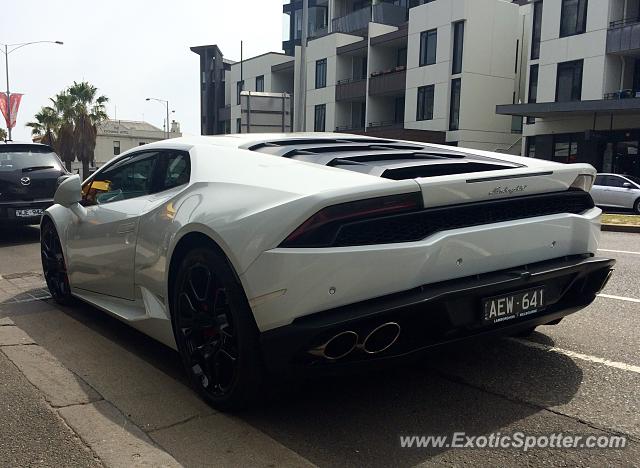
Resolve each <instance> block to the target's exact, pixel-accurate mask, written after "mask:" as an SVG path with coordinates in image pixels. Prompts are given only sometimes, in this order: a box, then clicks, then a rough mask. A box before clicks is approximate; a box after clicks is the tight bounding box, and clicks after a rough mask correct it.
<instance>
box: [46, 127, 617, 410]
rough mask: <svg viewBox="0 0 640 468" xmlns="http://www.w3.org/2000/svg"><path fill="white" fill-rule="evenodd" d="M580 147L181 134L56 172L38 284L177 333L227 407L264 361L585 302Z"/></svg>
mask: <svg viewBox="0 0 640 468" xmlns="http://www.w3.org/2000/svg"><path fill="white" fill-rule="evenodd" d="M594 177H595V171H594V169H593V168H592V167H591V166H589V165H586V164H566V165H565V164H557V163H553V162H549V161H544V160H539V159H528V158H520V157H515V156H508V155H504V154H496V153H490V152H485V151H477V150H467V149H462V148H454V147H448V146H439V145H430V144H424V143H415V142H407V141H394V140H383V139H375V138H368V137H361V136H354V135H339V134H326V133H324V134H294V135H274V134H270V135H229V136H222V137H193V138H191V137H190V138H179V139H175V140H169V141H162V142H158V143H154V144H149V145H145V146H143V147H140V148H136V149H134V150H131V151H128V152H126V153H123V154H122V155H120V156H118V157H116V158H114V159H113V160H112V161H110V162H109V163H108V164H106V165H105V166H104V167H102V168H101V169H100V170H99V171H97V172H96V173H94V174H93V175H92V176H91V177H89V178H88V179H87V180H86V181H84V183H81V181H80V179H79V178H78V176H72V177H69V178H68V179H66V180H64V181H63V182H62V184H61V185H60V186H59V188H58V190H57V192H56V195H55V202H56V204H55V205H54V206H52V207H51V208H49V209H48V210H47V211H46V212H45V215H44V217H43V219H42V225H41V229H42V262H43V268H44V273H45V277H46V280H47V284H48V286H49V289H50V291H51V294H52V296H53V297H54V298H55V299H56V300H57V301H59V302H61V303H65V304H68V303H70V302H72V300H73V299H74V298H78V299H81V300H83V301H86V302H88V303H91V304H93V305H94V306H96V307H98V308H100V309H102V310H104V311H106V312H108V313H109V314H112V315H113V316H115V317H117V318H118V319H120V320H122V321H124V322H126V323H128V324H130V325H131V326H133V327H135V328H137V329H139V330H141V331H142V332H143V333H145V334H147V335H149V336H151V337H153V338H155V339H157V340H159V341H161V342H162V343H165V344H166V345H168V346H171V347H173V348H175V349H177V350H178V351H179V352H180V354H181V356H182V359H183V361H184V365H185V368H186V371H187V373H188V374H189V376H190V379H191V381H192V383H193V384H194V386H195V388H196V389H198V391H199V392H200V394H201V395H202V396H203V397H204V398H205V399H206V400H207V401H209V402H210V403H212V404H214V405H215V406H218V407H220V408H234V407H238V406H241V405H244V404H246V403H247V402H249V401H251V400H253V399H254V398H256V397H257V396H259V394H260V393H261V392H263V390H264V387H263V386H261V385H260V383H261V381H262V379H263V378H264V376H265V375H267V374H272V373H277V372H293V373H297V372H322V371H326V370H333V369H338V368H341V367H346V366H350V365H354V364H356V365H362V364H364V363H365V362H374V361H380V360H388V359H395V358H402V357H406V356H409V355H415V354H416V353H418V352H420V351H422V350H424V349H426V348H429V347H432V346H436V345H439V344H443V343H449V342H453V341H456V340H461V339H465V338H470V337H475V336H479V335H492V334H507V335H515V334H521V333H523V332H527V331H530V330H532V329H533V328H534V327H536V326H537V325H541V324H555V323H557V322H559V321H560V319H561V318H562V317H564V316H566V315H568V314H570V313H572V312H575V311H577V310H579V309H581V308H583V307H585V306H587V305H588V304H589V303H591V302H592V301H593V300H594V298H595V297H596V294H597V293H598V292H599V291H600V290H601V289H602V288H603V287H604V285H605V284H606V282H607V280H608V279H609V276H610V274H611V271H612V268H613V265H614V261H613V260H611V259H606V258H598V257H596V256H595V254H596V252H597V248H598V238H599V232H600V222H599V218H600V213H601V211H600V209H598V208H596V207H595V206H594V203H593V200H592V198H591V196H590V195H589V189H590V188H591V185H592V183H593V180H594Z"/></svg>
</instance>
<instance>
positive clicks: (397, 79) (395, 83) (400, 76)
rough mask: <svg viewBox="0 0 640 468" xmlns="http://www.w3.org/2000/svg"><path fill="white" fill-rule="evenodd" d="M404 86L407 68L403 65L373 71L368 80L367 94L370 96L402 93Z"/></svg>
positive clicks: (405, 85)
mask: <svg viewBox="0 0 640 468" xmlns="http://www.w3.org/2000/svg"><path fill="white" fill-rule="evenodd" d="M406 87H407V69H406V67H404V66H399V67H395V68H392V69H389V70H382V71H378V72H374V73H372V74H371V79H370V80H369V94H370V95H371V96H379V95H398V94H402V93H404V92H405V90H406Z"/></svg>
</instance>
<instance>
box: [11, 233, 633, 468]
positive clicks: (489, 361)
mask: <svg viewBox="0 0 640 468" xmlns="http://www.w3.org/2000/svg"><path fill="white" fill-rule="evenodd" d="M601 248H602V249H603V250H602V251H601V252H600V255H602V256H611V257H614V258H616V259H617V260H618V266H617V270H616V272H615V274H614V276H613V278H612V280H611V282H610V283H609V285H608V286H607V288H606V289H605V291H603V294H604V295H605V296H602V297H599V298H598V299H597V300H596V301H595V303H594V304H592V305H591V306H590V307H588V308H587V309H585V310H584V311H581V312H579V313H577V314H574V315H572V316H570V317H568V318H566V319H565V320H563V321H562V322H561V323H560V324H559V325H556V326H544V327H540V328H538V331H536V332H535V333H534V334H533V335H532V336H531V337H529V338H527V339H501V340H496V341H490V342H481V343H472V344H468V345H465V346H463V347H457V348H454V349H451V348H448V349H446V350H441V351H439V352H434V353H431V354H429V355H428V356H426V357H425V359H423V360H422V361H421V362H419V363H416V364H412V365H407V366H402V367H399V368H395V369H391V370H385V371H377V372H370V373H359V374H352V375H347V376H341V377H332V378H325V379H315V380H311V381H306V382H299V383H298V385H296V386H295V387H296V388H295V389H291V390H290V391H286V392H285V391H283V392H282V393H281V394H280V397H277V398H274V399H272V400H271V401H269V402H268V404H266V405H265V406H263V407H262V408H259V409H254V410H251V411H247V412H244V413H242V414H240V415H238V416H228V415H222V414H220V413H216V412H215V411H213V410H211V409H210V408H209V407H207V406H206V405H204V404H203V403H202V402H201V401H200V400H198V399H197V398H196V397H195V396H194V395H193V393H192V392H191V391H190V390H189V389H188V388H187V387H186V385H185V379H184V376H183V374H182V371H181V368H180V362H179V359H178V356H177V355H176V354H175V353H174V352H173V351H171V350H169V349H167V348H165V347H164V346H162V345H160V344H158V343H156V342H154V341H153V340H151V339H148V338H146V337H145V336H143V335H141V334H139V333H138V332H136V331H134V330H132V329H129V328H128V327H126V326H124V325H122V324H120V323H119V322H117V321H115V320H113V319H111V318H110V317H108V316H106V315H105V314H103V313H101V312H99V311H97V310H96V309H94V308H91V307H88V306H79V307H76V308H60V307H58V306H56V305H54V304H53V303H51V302H50V301H32V302H26V303H21V304H5V305H0V318H1V317H3V316H8V317H10V318H11V319H12V320H13V321H14V322H15V324H16V325H17V326H18V327H20V328H21V329H22V330H24V331H25V332H27V333H28V334H29V335H30V336H31V337H33V339H34V340H35V342H36V343H38V344H39V345H40V346H42V347H43V348H45V349H46V350H47V351H49V352H50V353H51V354H52V355H53V356H55V357H56V358H57V359H58V360H59V361H60V362H61V363H62V364H63V365H64V366H66V367H67V368H68V369H70V370H72V371H73V372H74V373H75V375H77V376H79V377H80V378H82V379H83V380H84V381H85V382H87V383H88V384H89V385H90V386H91V387H92V388H93V389H95V390H96V391H97V392H98V393H99V394H100V395H101V396H102V397H103V398H104V399H105V400H107V401H109V402H111V403H112V404H113V405H114V406H115V407H117V408H118V409H119V410H120V411H121V412H122V413H123V414H125V415H126V416H127V417H128V418H130V420H131V421H133V423H134V424H135V425H137V426H138V427H139V428H141V429H142V430H143V431H145V432H146V433H147V434H148V435H149V436H150V437H151V439H152V440H153V441H155V442H156V443H157V444H159V445H160V446H161V447H162V448H164V449H165V450H166V451H167V452H169V453H170V454H171V455H173V456H174V457H175V458H176V459H177V460H178V461H179V462H180V463H182V464H184V465H187V466H209V465H210V466H216V465H218V466H220V465H236V464H238V465H240V464H242V465H252V466H269V465H271V466H273V465H291V466H297V465H300V464H302V463H303V462H304V461H305V460H306V461H308V462H310V463H312V464H315V465H318V466H372V467H374V466H389V465H393V466H415V465H420V464H424V465H425V466H428V465H439V464H456V465H463V464H468V465H470V466H490V465H507V464H509V465H519V466H520V465H532V466H538V465H543V464H546V465H556V466H557V465H572V466H575V465H578V466H586V465H589V466H612V465H615V466H637V465H638V463H639V460H640V417H639V416H638V414H640V392H638V389H639V388H640V333H638V330H639V329H640V302H637V301H640V235H638V234H620V233H603V237H602V243H601ZM38 262H39V253H38V245H37V235H34V232H33V231H32V228H25V229H21V230H17V231H13V232H0V275H2V274H6V273H11V272H22V271H32V270H34V269H37V268H38ZM634 300H635V301H634ZM0 357H1V356H0ZM0 365H3V362H2V361H1V360H0ZM3 369H4V368H2V369H0V372H1V373H2V375H4V373H5V371H4V370H3ZM11 381H12V382H13V383H12V384H11V385H12V387H11V389H12V393H19V387H20V386H21V385H24V386H25V387H28V384H22V383H21V381H20V379H19V376H14V377H12V378H11ZM1 398H2V401H5V400H4V396H2V397H1ZM16 398H17V397H16ZM10 401H11V402H12V403H11V404H12V405H16V406H17V407H18V408H21V404H22V403H21V402H20V400H19V399H17V400H15V401H14V400H10ZM22 401H27V400H22ZM20 411H22V413H20V414H21V419H22V420H23V425H25V426H27V427H31V423H32V422H33V427H34V429H33V430H34V431H35V430H36V429H35V428H36V426H37V424H36V422H37V420H39V416H38V415H37V414H35V413H33V414H32V412H30V411H23V409H21V410H20ZM0 417H2V415H1V414H0ZM63 429H64V428H61V429H56V427H55V426H51V431H54V432H55V433H56V434H59V438H60V439H61V440H60V442H59V443H60V444H64V443H66V442H65V440H64V438H65V437H66V436H65V433H64V430H63ZM14 431H15V429H14V428H13V427H12V426H11V425H8V426H7V425H5V424H2V425H0V438H1V439H2V441H1V442H0V465H2V464H3V461H5V460H15V459H11V458H7V455H6V453H5V451H6V450H8V448H7V447H10V446H11V444H7V443H6V441H7V440H10V441H11V440H13V439H14V438H15V436H14ZM57 431H59V432H57ZM461 431H464V432H465V433H466V434H467V435H483V434H484V435H487V434H490V433H493V432H500V433H501V434H509V433H514V432H518V431H521V432H523V433H525V434H532V435H542V434H549V433H551V432H563V433H572V434H580V435H603V434H606V435H611V434H613V435H624V436H626V437H627V438H628V442H627V447H626V448H625V449H591V450H587V449H570V450H567V449H549V448H547V449H542V448H540V449H532V450H529V451H527V452H523V451H522V450H516V449H471V448H467V449H457V450H454V449H450V448H412V449H408V448H401V447H400V437H401V436H412V435H417V436H422V435H434V434H436V435H440V434H442V435H452V434H453V433H454V432H461ZM16 440H17V442H16V443H20V444H23V443H24V442H22V439H16ZM34 448H36V447H34ZM20 450H28V448H27V447H25V448H24V449H22V448H21V449H20ZM80 456H81V454H80V453H78V457H80ZM78 459H79V460H80V459H81V458H78ZM12 464H15V463H12Z"/></svg>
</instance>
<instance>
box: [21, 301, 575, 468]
mask: <svg viewBox="0 0 640 468" xmlns="http://www.w3.org/2000/svg"><path fill="white" fill-rule="evenodd" d="M49 303H50V304H53V303H52V302H49ZM59 309H60V310H61V311H62V312H63V313H64V314H66V315H67V316H68V317H70V318H72V319H74V320H76V321H78V322H80V323H81V324H82V325H84V326H86V327H87V328H88V329H89V330H91V331H93V332H95V333H98V334H100V335H102V336H103V337H104V338H106V339H108V340H110V341H112V342H114V343H115V344H117V345H119V346H120V347H121V348H124V350H126V351H128V352H130V353H133V354H135V355H136V356H137V357H139V358H141V359H143V360H144V361H145V362H147V363H148V364H149V365H151V366H153V367H154V368H156V369H158V370H160V371H161V372H162V373H164V374H165V375H167V376H168V377H170V378H171V379H175V380H176V381H178V382H181V383H182V384H184V385H187V379H186V376H185V374H184V372H183V370H182V367H181V361H180V358H179V356H178V354H177V353H176V352H175V351H173V350H171V349H169V348H168V347H166V346H164V345H162V344H160V343H158V342H156V341H154V340H152V339H150V338H148V337H147V336H145V335H143V334H142V333H139V332H138V331H136V330H134V329H132V328H130V327H128V326H127V325H124V324H123V323H121V322H119V321H117V320H116V319H114V318H112V317H110V316H108V315H107V314H104V313H102V312H100V311H98V310H97V309H95V308H93V307H90V306H88V305H79V306H77V307H74V308H69V307H64V308H59ZM15 321H16V323H17V324H18V325H19V326H20V327H21V328H22V329H24V330H25V331H26V332H27V333H29V334H33V337H34V339H35V341H36V342H38V343H40V342H44V341H46V339H45V338H46V333H48V332H46V331H43V330H42V329H41V328H38V327H36V326H32V325H30V324H33V320H28V319H27V318H26V317H19V318H16V319H15ZM30 329H31V330H30ZM543 330H544V329H543ZM541 336H545V335H544V333H542V334H538V336H537V337H536V338H537V341H540V339H539V338H540V337H541ZM545 340H546V341H547V343H549V344H550V345H552V344H553V341H552V340H551V339H550V338H548V337H546V338H545ZM69 346H73V345H72V344H70V343H64V342H60V341H50V342H49V344H48V346H47V349H48V351H49V352H51V353H52V354H53V355H54V356H56V355H57V354H62V355H64V353H65V352H62V351H61V350H62V349H63V348H65V347H66V348H68V347H69ZM113 360H114V361H117V357H116V356H114V357H113ZM114 365H117V362H114ZM140 378H141V379H142V378H143V376H140ZM581 381H582V371H581V370H580V369H579V368H578V367H577V366H576V365H575V364H574V362H573V361H572V360H571V359H570V358H569V357H567V356H564V355H561V354H557V353H546V352H540V351H539V350H535V349H531V348H529V347H526V346H523V345H522V344H520V343H518V342H517V341H514V340H510V339H498V340H492V341H477V342H471V343H467V344H463V345H457V346H455V347H448V348H443V349H441V350H438V351H432V352H429V353H428V354H426V355H425V356H424V357H423V358H422V359H421V360H419V361H417V362H413V363H411V364H404V365H399V366H394V367H392V368H387V369H381V370H374V371H367V372H349V373H342V374H341V375H336V376H331V377H323V378H312V379H304V380H303V379H296V380H293V381H290V380H287V381H273V380H272V382H271V384H272V385H273V386H274V387H277V388H278V389H279V391H278V392H276V393H275V395H271V396H270V397H269V398H268V399H267V400H266V401H264V402H262V404H261V405H260V406H257V407H254V408H252V409H249V410H245V411H243V412H241V413H239V414H238V415H237V416H238V417H239V418H240V419H242V420H244V421H245V422H247V423H249V424H250V425H252V426H253V427H255V428H257V429H259V430H260V431H262V432H263V433H265V434H267V435H269V436H270V437H271V438H273V439H275V440H276V441H277V442H279V443H280V444H282V445H284V446H286V447H288V448H289V449H291V450H293V451H295V452H297V453H298V454H300V455H301V456H303V457H305V458H307V459H308V460H310V461H311V462H313V463H316V464H318V465H321V466H327V465H340V466H363V465H366V466H388V465H390V464H394V465H402V466H405V465H406V466H408V465H415V464H416V463H419V462H421V461H424V460H425V459H428V458H430V457H434V456H436V455H438V454H441V453H443V452H445V451H446V450H448V449H446V448H425V449H419V450H418V449H413V450H412V449H403V448H401V447H400V437H401V436H405V435H407V436H411V435H440V434H442V435H451V434H453V433H454V432H460V431H464V432H465V433H467V434H468V435H480V434H488V433H491V432H497V431H500V430H502V429H503V428H506V427H509V428H515V429H511V430H517V428H518V427H519V425H520V424H524V423H523V421H525V420H529V419H530V418H532V417H534V418H535V417H536V414H537V413H539V412H540V411H541V410H542V409H543V408H547V407H553V406H556V405H561V404H563V403H566V402H568V401H570V400H571V399H572V398H573V396H574V395H575V394H576V392H577V391H578V388H579V386H580V382H581ZM126 385H127V386H135V385H136V382H127V383H126ZM265 388H268V387H265ZM96 390H98V391H100V389H99V388H96ZM168 391H169V390H168ZM167 398H168V399H169V400H171V399H172V398H173V397H172V395H167ZM114 404H115V405H116V406H117V402H114ZM173 404H175V405H180V404H181V401H180V397H179V396H177V395H176V396H175V400H174V402H173ZM202 417H203V418H204V417H206V414H203V415H202ZM203 421H205V422H203V424H206V423H207V422H206V420H203ZM184 443H185V444H188V443H191V442H189V441H184ZM193 443H194V444H197V443H204V442H193ZM238 443H245V444H250V443H251V442H250V441H238ZM193 450H195V451H197V450H198V447H193ZM178 461H180V460H178Z"/></svg>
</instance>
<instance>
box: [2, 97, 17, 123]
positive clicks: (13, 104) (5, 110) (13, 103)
mask: <svg viewBox="0 0 640 468" xmlns="http://www.w3.org/2000/svg"><path fill="white" fill-rule="evenodd" d="M7 101H9V102H7ZM20 101H22V94H19V93H11V96H10V98H9V99H7V93H0V111H2V115H3V116H4V121H5V122H6V123H7V128H13V127H15V126H16V120H17V117H18V109H19V108H20ZM9 108H10V109H11V122H9Z"/></svg>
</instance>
